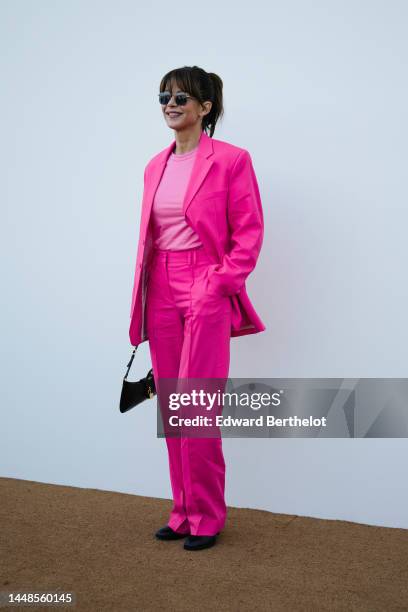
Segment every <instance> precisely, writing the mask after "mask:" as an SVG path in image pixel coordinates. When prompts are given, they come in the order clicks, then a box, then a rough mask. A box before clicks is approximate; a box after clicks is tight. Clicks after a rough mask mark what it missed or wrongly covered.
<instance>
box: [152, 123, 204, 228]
mask: <svg viewBox="0 0 408 612" xmlns="http://www.w3.org/2000/svg"><path fill="white" fill-rule="evenodd" d="M175 145H176V141H175V140H173V142H172V143H171V144H170V145H169V146H168V147H167V148H166V149H164V151H162V153H161V154H160V155H159V156H158V158H157V160H156V162H155V163H154V164H152V167H151V169H150V172H149V176H148V178H147V181H146V182H147V185H146V186H147V193H146V196H145V197H146V202H145V213H144V219H145V227H146V228H147V225H148V221H149V218H150V212H151V209H152V205H153V201H154V196H155V194H156V191H157V188H158V186H159V183H160V181H161V178H162V176H163V172H164V169H165V167H166V163H167V160H168V158H169V157H170V155H171V153H172V152H173V149H174V147H175ZM212 154H213V143H212V139H211V138H210V137H209V136H208V135H207V134H206V133H205V132H202V133H201V136H200V140H199V143H198V149H197V154H196V157H195V160H194V165H193V168H192V171H191V175H190V180H189V182H188V185H187V189H186V192H185V195H184V200H183V208H182V210H183V214H184V215H185V214H186V211H187V209H188V207H189V206H190V204H191V201H192V199H193V197H194V196H195V194H196V193H197V191H198V189H199V188H200V186H201V184H202V182H203V181H204V179H205V177H206V176H207V174H208V172H209V170H210V168H211V166H212V165H213V163H214V162H213V161H212V160H211V159H209V158H210V157H211V155H212Z"/></svg>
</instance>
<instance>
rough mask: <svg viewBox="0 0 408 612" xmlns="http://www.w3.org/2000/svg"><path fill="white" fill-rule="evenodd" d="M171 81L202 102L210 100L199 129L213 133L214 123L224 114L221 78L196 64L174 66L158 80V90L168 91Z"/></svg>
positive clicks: (210, 134)
mask: <svg viewBox="0 0 408 612" xmlns="http://www.w3.org/2000/svg"><path fill="white" fill-rule="evenodd" d="M171 83H177V85H178V86H179V87H180V89H181V90H182V91H184V92H186V93H188V94H191V95H192V96H194V97H195V98H197V100H198V101H199V102H200V104H202V103H203V102H205V101H206V100H210V101H211V102H212V106H211V110H210V112H209V113H207V114H206V115H204V117H203V119H202V123H201V129H202V131H203V132H204V131H205V132H207V133H208V131H209V132H210V133H209V136H210V137H211V136H212V135H213V134H214V130H215V124H216V123H217V121H218V119H219V118H220V117H222V115H223V114H224V107H223V100H222V86H223V83H222V80H221V79H220V77H219V76H218V75H217V74H215V73H214V72H206V71H205V70H203V68H199V67H198V66H183V67H182V68H175V69H174V70H170V72H168V73H167V74H165V75H164V77H163V78H162V80H161V82H160V92H163V91H168V86H169V85H170V84H171Z"/></svg>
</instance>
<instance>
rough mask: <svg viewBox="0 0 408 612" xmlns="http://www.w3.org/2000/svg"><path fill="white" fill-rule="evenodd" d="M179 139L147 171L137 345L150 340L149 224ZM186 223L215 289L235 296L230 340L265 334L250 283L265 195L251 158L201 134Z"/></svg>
mask: <svg viewBox="0 0 408 612" xmlns="http://www.w3.org/2000/svg"><path fill="white" fill-rule="evenodd" d="M175 142H176V141H175V140H173V142H172V143H171V144H170V145H169V146H168V147H166V148H165V149H163V150H162V151H161V152H160V153H158V154H157V155H155V156H154V157H153V158H152V159H151V160H150V161H149V162H148V164H147V166H146V168H145V171H144V191H143V201H142V211H141V220H140V231H139V243H138V248H137V256H136V269H135V273H134V282H133V292H132V304H131V309H130V328H129V338H130V342H131V344H132V345H134V346H137V345H138V344H140V343H141V342H144V341H145V340H148V335H147V330H146V327H145V304H146V290H147V280H148V274H149V265H150V263H151V258H152V254H153V240H152V231H151V223H149V221H150V213H151V209H152V204H153V199H154V195H155V193H156V189H157V187H158V185H159V183H160V179H161V177H162V174H163V171H164V168H165V166H166V162H167V159H168V158H169V156H170V154H171V152H172V150H173V147H174V146H175ZM183 212H184V215H185V219H186V222H187V223H188V224H189V225H190V226H191V227H192V228H193V229H194V231H195V232H196V233H197V234H198V236H199V238H200V240H201V242H202V243H203V246H204V249H205V251H206V253H207V254H208V256H209V258H210V259H211V260H212V262H213V263H212V264H210V266H209V270H208V277H207V278H208V282H209V285H208V286H211V291H213V292H215V293H218V295H220V296H230V299H231V304H232V320H231V336H244V335H246V334H255V333H257V332H261V331H264V330H265V325H264V324H263V322H262V321H261V319H260V318H259V316H258V314H257V313H256V311H255V308H254V306H253V305H252V303H251V301H250V299H249V297H248V294H247V291H246V286H245V280H246V278H247V276H248V275H249V273H250V272H251V271H252V270H253V269H254V268H255V265H256V262H257V259H258V255H259V252H260V250H261V246H262V242H263V235H264V220H263V212H262V203H261V197H260V194H259V188H258V183H257V179H256V176H255V172H254V169H253V166H252V160H251V157H250V154H249V153H248V151H247V150H246V149H242V148H240V147H237V146H235V145H232V144H230V143H228V142H224V141H221V140H216V139H214V138H211V137H210V136H208V135H207V134H206V133H205V132H202V134H201V137H200V141H199V144H198V149H197V154H196V158H195V162H194V166H193V169H192V172H191V176H190V181H189V184H188V187H187V190H186V193H185V197H184V201H183Z"/></svg>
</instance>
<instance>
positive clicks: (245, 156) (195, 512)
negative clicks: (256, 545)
mask: <svg viewBox="0 0 408 612" xmlns="http://www.w3.org/2000/svg"><path fill="white" fill-rule="evenodd" d="M222 86H223V84H222V81H221V79H220V78H219V77H218V76H217V75H216V74H214V73H207V72H206V71H205V70H203V69H201V68H199V67H197V66H193V67H188V66H184V67H183V68H178V69H175V70H172V71H170V72H169V73H167V74H166V75H165V76H164V77H163V79H162V81H161V83H160V93H159V102H160V104H161V109H162V113H163V117H164V119H165V121H166V123H167V125H168V127H169V128H170V129H172V130H174V132H175V140H174V141H173V142H172V143H171V144H170V146H168V147H166V148H165V149H164V150H163V151H161V152H160V153H158V154H157V155H155V156H154V157H153V158H152V159H151V160H150V161H149V163H148V164H147V166H146V168H145V172H144V192H143V203H142V215H141V223H140V236H139V245H138V252H137V259H136V270H135V276H134V286H133V294H132V305H131V312H130V316H131V322H130V329H129V337H130V341H131V343H132V344H133V345H138V344H140V343H141V342H144V341H145V340H148V341H149V349H150V355H151V359H152V368H153V374H154V377H155V381H156V385H157V384H158V382H159V380H160V379H162V378H173V379H187V378H207V379H216V378H221V379H227V378H228V371H229V363H230V338H231V337H233V336H242V335H246V334H253V333H257V332H261V331H263V330H264V329H265V325H264V324H263V322H262V321H261V319H260V318H259V316H258V314H257V313H256V312H255V309H254V307H253V305H252V304H251V302H250V300H249V297H248V295H247V292H246V287H245V280H246V278H247V276H248V274H249V273H250V272H251V271H252V270H253V269H254V267H255V265H256V262H257V259H258V255H259V252H260V249H261V245H262V241H263V232H264V226H263V213H262V204H261V199H260V194H259V189H258V184H257V180H256V176H255V172H254V169H253V166H252V161H251V157H250V155H249V153H248V151H246V150H245V149H243V148H240V147H237V146H235V145H232V144H229V143H227V142H224V141H221V140H216V139H214V138H212V136H213V134H214V129H215V125H216V122H217V120H218V119H219V117H220V116H221V115H222V114H223V101H222ZM208 131H209V135H208V134H207V132H208ZM166 443H167V449H168V457H169V468H170V480H171V485H172V492H173V508H172V511H171V513H170V517H169V520H168V524H167V525H166V526H165V527H162V528H161V529H159V530H158V531H157V533H156V537H157V538H159V539H161V540H174V539H178V538H186V541H185V543H184V548H185V549H186V550H202V549H204V548H208V547H209V546H213V545H214V544H215V543H216V536H217V535H218V534H219V532H220V531H221V530H222V529H223V527H224V524H225V519H226V504H225V499H224V488H225V463H224V457H223V452H222V441H221V438H220V437H218V438H217V437H212V438H204V437H196V438H192V437H183V436H181V437H170V436H166Z"/></svg>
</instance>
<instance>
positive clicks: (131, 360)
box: [123, 344, 138, 380]
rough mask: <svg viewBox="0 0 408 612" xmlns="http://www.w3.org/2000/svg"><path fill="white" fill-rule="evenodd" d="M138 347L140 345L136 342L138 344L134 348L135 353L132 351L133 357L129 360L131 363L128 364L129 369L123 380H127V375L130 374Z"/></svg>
mask: <svg viewBox="0 0 408 612" xmlns="http://www.w3.org/2000/svg"><path fill="white" fill-rule="evenodd" d="M137 347H138V345H137V344H136V346H135V347H134V349H133V353H132V356H131V358H130V361H129V363H128V364H127V370H126V374H125V376H124V377H123V380H126V378H127V375H128V374H129V370H130V366H131V365H132V362H133V359H134V358H135V353H136V349H137Z"/></svg>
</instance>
